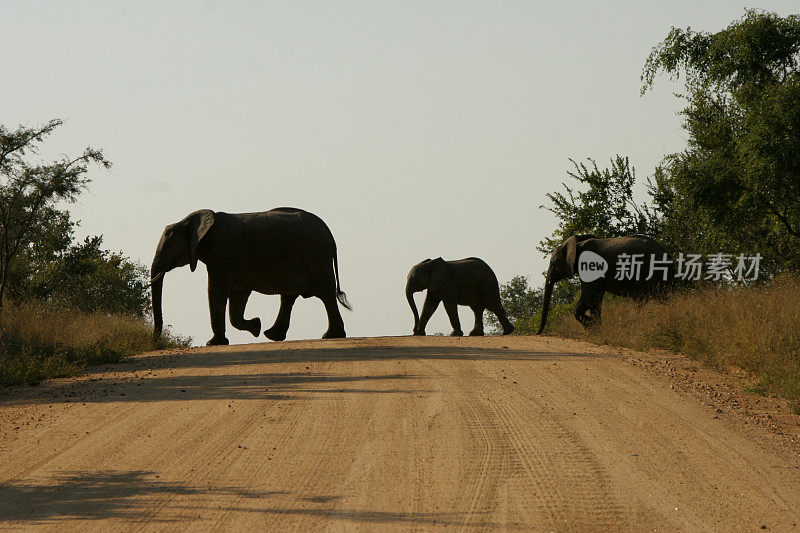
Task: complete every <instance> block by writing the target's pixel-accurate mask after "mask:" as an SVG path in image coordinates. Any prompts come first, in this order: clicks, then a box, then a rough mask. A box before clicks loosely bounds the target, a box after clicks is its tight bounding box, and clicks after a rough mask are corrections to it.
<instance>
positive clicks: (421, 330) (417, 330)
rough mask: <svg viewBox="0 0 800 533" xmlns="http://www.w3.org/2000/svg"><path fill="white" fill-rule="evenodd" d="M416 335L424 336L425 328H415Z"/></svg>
mask: <svg viewBox="0 0 800 533" xmlns="http://www.w3.org/2000/svg"><path fill="white" fill-rule="evenodd" d="M414 335H415V336H417V337H424V336H425V330H424V329H415V330H414Z"/></svg>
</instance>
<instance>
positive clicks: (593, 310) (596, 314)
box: [589, 290, 605, 326]
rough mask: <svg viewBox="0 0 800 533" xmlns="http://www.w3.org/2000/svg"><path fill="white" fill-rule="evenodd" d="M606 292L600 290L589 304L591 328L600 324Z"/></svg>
mask: <svg viewBox="0 0 800 533" xmlns="http://www.w3.org/2000/svg"><path fill="white" fill-rule="evenodd" d="M604 293H605V291H603V290H599V291H597V292H596V293H594V294H593V295H592V301H591V302H590V304H589V326H595V325H597V324H600V317H601V315H602V311H603V295H604Z"/></svg>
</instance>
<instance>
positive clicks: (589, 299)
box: [537, 234, 674, 335]
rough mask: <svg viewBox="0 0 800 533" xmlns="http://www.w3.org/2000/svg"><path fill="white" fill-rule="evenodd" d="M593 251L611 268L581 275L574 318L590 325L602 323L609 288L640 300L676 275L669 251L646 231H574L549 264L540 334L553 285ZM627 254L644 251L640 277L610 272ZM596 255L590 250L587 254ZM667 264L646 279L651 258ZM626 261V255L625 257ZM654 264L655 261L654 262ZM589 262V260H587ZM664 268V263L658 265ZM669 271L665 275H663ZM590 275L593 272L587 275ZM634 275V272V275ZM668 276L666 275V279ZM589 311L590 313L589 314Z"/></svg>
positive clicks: (660, 289)
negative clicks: (606, 233) (603, 235)
mask: <svg viewBox="0 0 800 533" xmlns="http://www.w3.org/2000/svg"><path fill="white" fill-rule="evenodd" d="M584 252H593V253H594V254H597V255H598V256H600V257H601V258H602V259H603V260H604V261H605V262H606V264H607V265H608V271H607V272H605V273H604V275H602V276H600V277H597V278H596V279H593V280H588V281H584V280H583V279H581V295H580V298H579V299H578V303H577V305H576V306H575V312H574V314H575V318H576V319H577V320H578V322H580V323H581V324H582V325H583V326H584V327H589V326H591V325H593V324H596V323H599V321H600V315H601V311H602V304H603V295H604V294H605V293H606V292H608V293H611V294H615V295H618V296H627V297H631V298H635V299H637V300H647V299H648V298H651V297H654V296H660V295H661V294H663V291H664V289H666V288H667V287H668V285H670V284H671V283H672V281H673V279H674V274H673V272H672V269H671V266H670V265H671V261H670V260H669V255H668V254H667V251H666V250H665V249H664V247H663V246H661V245H660V244H659V243H657V242H656V241H655V240H653V239H652V238H650V237H647V236H644V235H632V236H626V237H610V238H597V237H595V236H594V235H591V234H586V235H573V236H571V237H569V238H568V239H567V240H565V241H564V242H563V243H562V244H560V245H559V246H557V247H556V248H555V250H553V253H552V255H551V256H550V266H549V267H548V269H547V278H546V281H545V290H544V301H543V303H542V319H541V323H540V325H539V331H538V332H537V335H538V334H541V333H542V331H543V330H544V327H545V324H546V323H547V313H548V311H549V309H550V297H551V295H552V294H553V287H554V286H555V284H556V283H558V282H559V281H561V280H563V279H567V278H571V277H572V276H573V275H574V274H576V273H577V272H578V262H579V260H581V261H583V260H584V259H582V256H581V254H583V253H584ZM624 254H628V255H629V256H633V255H634V254H642V257H641V266H640V275H639V276H638V278H637V279H628V278H627V277H624V276H623V278H622V279H617V276H618V274H619V273H614V275H611V274H612V273H613V272H612V269H615V268H617V265H618V264H619V262H618V259H619V258H620V256H623V255H624ZM585 257H587V258H590V259H591V258H592V257H594V258H595V259H597V258H596V256H593V255H591V254H589V255H587V256H585ZM653 259H655V260H656V261H658V262H660V264H661V265H662V266H663V265H667V266H666V267H664V268H665V270H663V271H662V270H659V271H658V272H654V275H653V276H652V277H651V279H649V280H648V279H646V278H647V277H648V276H649V275H650V267H651V262H652V260H653ZM626 261H627V259H626ZM652 264H653V266H654V267H656V266H657V264H656V263H652ZM584 265H586V263H584ZM659 268H661V267H659ZM664 274H666V276H665V275H664ZM584 277H586V278H587V279H588V278H590V277H592V276H584ZM631 278H633V276H631ZM665 278H666V279H665ZM587 312H588V315H587Z"/></svg>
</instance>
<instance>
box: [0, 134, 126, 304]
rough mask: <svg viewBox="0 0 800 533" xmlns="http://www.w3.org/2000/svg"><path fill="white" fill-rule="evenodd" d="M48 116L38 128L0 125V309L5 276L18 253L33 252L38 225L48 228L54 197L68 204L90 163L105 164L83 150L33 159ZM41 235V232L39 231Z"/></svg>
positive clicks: (84, 182) (83, 182)
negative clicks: (73, 154) (46, 160)
mask: <svg viewBox="0 0 800 533" xmlns="http://www.w3.org/2000/svg"><path fill="white" fill-rule="evenodd" d="M61 124H62V121H60V120H51V121H50V122H48V123H47V124H45V125H44V126H41V127H37V128H28V127H24V126H20V127H18V128H17V129H16V130H15V131H10V130H8V129H6V128H5V127H4V126H2V125H0V307H2V304H3V299H4V297H5V292H6V287H7V283H8V280H9V277H10V276H11V275H12V272H13V271H14V270H15V261H16V260H17V259H18V258H19V256H20V254H21V253H23V252H24V251H26V249H27V251H28V253H29V255H35V254H36V252H34V251H33V250H32V247H33V244H34V242H35V239H36V237H37V234H39V233H41V231H42V228H48V227H49V228H51V229H52V223H51V222H50V219H49V217H51V216H53V214H54V213H56V211H57V210H56V208H55V205H56V203H57V202H59V201H66V202H72V201H74V200H75V199H76V198H77V196H78V194H79V193H80V192H81V191H82V190H83V189H84V188H85V187H86V185H87V184H88V183H89V181H90V180H89V178H88V177H87V172H88V165H89V163H92V162H94V163H98V164H100V165H102V166H104V167H105V168H109V167H110V166H111V163H110V162H109V161H108V160H106V159H105V157H104V156H103V152H102V151H101V150H97V149H94V148H86V149H85V150H84V151H83V153H82V154H81V155H79V156H77V157H67V156H63V157H62V158H60V159H59V160H56V161H53V162H51V163H44V162H41V161H36V160H32V157H31V156H35V155H37V154H38V145H39V144H40V143H42V142H43V141H44V139H45V138H46V137H47V136H49V135H50V134H51V133H52V132H53V131H54V130H55V129H56V128H57V127H59V126H60V125H61ZM39 236H40V237H41V235H39Z"/></svg>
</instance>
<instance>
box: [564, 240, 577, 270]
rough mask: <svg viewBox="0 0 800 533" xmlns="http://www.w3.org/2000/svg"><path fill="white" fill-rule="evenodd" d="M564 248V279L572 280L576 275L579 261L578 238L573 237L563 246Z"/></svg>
mask: <svg viewBox="0 0 800 533" xmlns="http://www.w3.org/2000/svg"><path fill="white" fill-rule="evenodd" d="M561 246H562V247H563V251H564V255H563V259H564V264H563V265H562V268H563V269H564V278H571V277H572V276H573V275H574V274H575V263H576V262H577V260H578V236H577V235H573V236H572V237H570V238H569V239H567V240H566V241H564V244H562V245H561Z"/></svg>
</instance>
